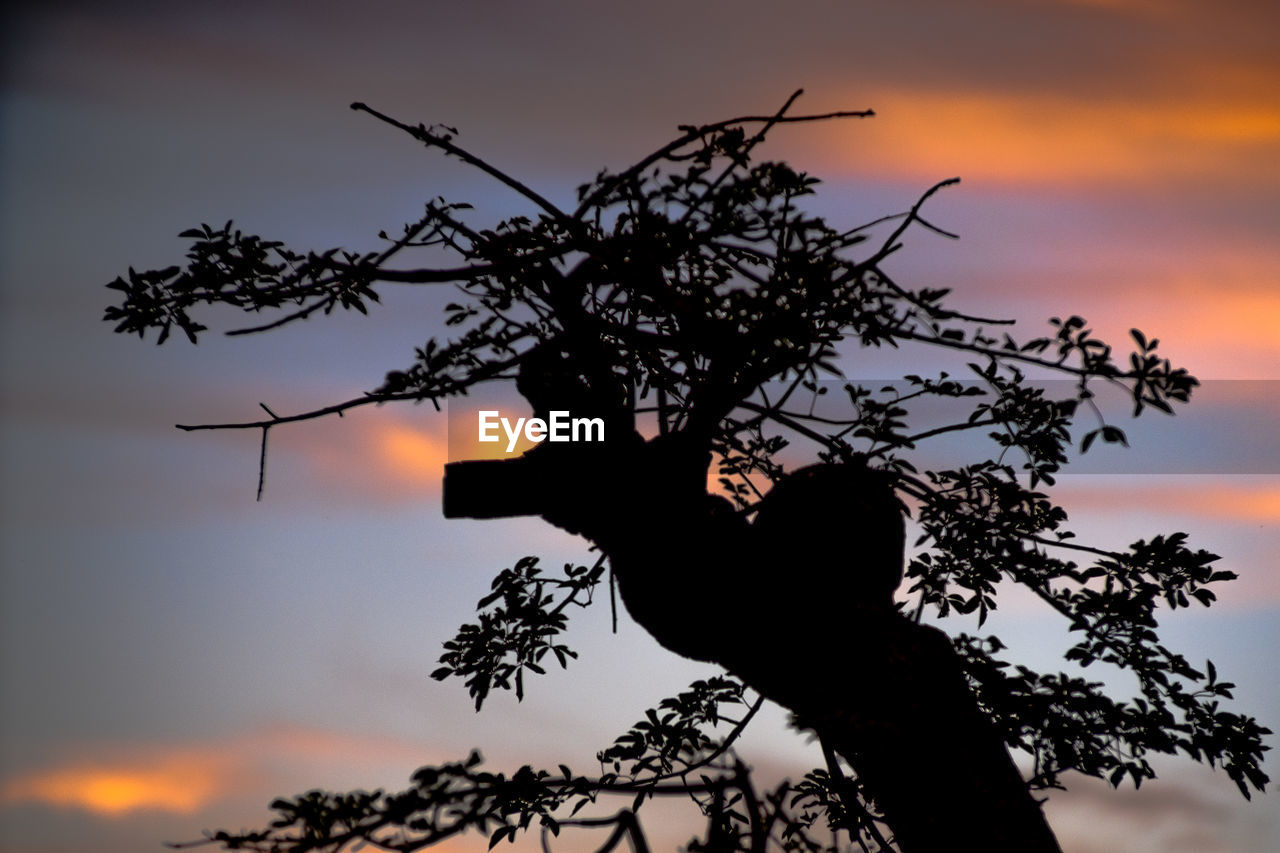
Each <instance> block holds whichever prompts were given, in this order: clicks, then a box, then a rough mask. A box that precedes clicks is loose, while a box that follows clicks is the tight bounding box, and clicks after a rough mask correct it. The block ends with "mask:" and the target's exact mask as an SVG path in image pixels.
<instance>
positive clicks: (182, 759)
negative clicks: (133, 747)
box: [0, 756, 227, 818]
mask: <svg viewBox="0 0 1280 853" xmlns="http://www.w3.org/2000/svg"><path fill="white" fill-rule="evenodd" d="M221 764H222V763H221V762H219V761H217V760H214V759H211V758H206V757H199V756H173V757H169V758H163V759H161V760H160V761H158V762H156V763H155V764H153V765H151V766H147V765H145V764H133V765H123V766H118V767H110V766H106V765H84V766H73V767H66V768H62V769H56V770H48V771H38V772H35V773H32V774H29V775H27V776H22V777H19V778H17V779H14V780H12V781H11V782H9V783H8V784H7V785H5V787H4V789H3V791H2V792H0V801H2V802H5V803H22V802H28V803H31V802H34V803H43V804H45V805H51V806H58V807H62V808H76V809H82V810H84V811H87V812H90V813H92V814H96V815H100V816H102V817H109V818H114V817H121V816H123V815H126V814H130V813H133V812H139V811H163V812H171V813H174V814H192V813H194V812H195V811H197V810H198V809H200V808H201V807H202V806H204V805H206V804H207V803H209V802H211V801H212V800H213V799H215V798H216V797H217V796H219V795H220V794H221V793H223V791H224V790H225V788H226V782H227V778H226V776H227V774H226V772H225V768H224V767H223V766H221Z"/></svg>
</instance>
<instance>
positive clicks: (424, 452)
mask: <svg viewBox="0 0 1280 853" xmlns="http://www.w3.org/2000/svg"><path fill="white" fill-rule="evenodd" d="M372 440H373V444H374V448H375V451H376V454H377V458H378V461H379V462H380V463H381V464H382V466H383V467H384V468H386V469H387V470H388V471H389V472H390V473H393V474H395V475H396V476H398V477H402V478H405V479H411V480H422V481H430V482H435V483H438V482H439V481H440V478H441V477H442V476H443V474H444V463H445V461H446V457H447V456H448V452H447V450H446V448H445V446H444V444H443V443H442V442H441V441H440V440H439V439H438V438H436V436H434V435H431V434H430V433H427V432H423V431H421V430H418V429H414V428H413V427H409V426H405V425H404V424H401V423H396V422H391V423H387V424H382V425H379V426H378V427H376V428H375V430H374V432H373V436H372Z"/></svg>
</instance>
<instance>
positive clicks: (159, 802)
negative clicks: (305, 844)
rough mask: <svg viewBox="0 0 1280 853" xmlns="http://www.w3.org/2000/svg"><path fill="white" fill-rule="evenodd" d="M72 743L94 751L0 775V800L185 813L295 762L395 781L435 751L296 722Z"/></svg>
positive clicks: (342, 777) (99, 812) (339, 779)
mask: <svg viewBox="0 0 1280 853" xmlns="http://www.w3.org/2000/svg"><path fill="white" fill-rule="evenodd" d="M77 752H78V754H84V753H93V754H94V755H93V756H92V757H91V758H85V759H75V760H71V761H66V762H61V763H57V764H54V765H53V766H48V767H42V768H37V769H34V770H30V771H28V772H26V773H23V774H20V775H17V776H14V777H12V778H10V779H8V780H7V781H5V782H4V783H3V784H2V785H0V805H20V804H29V803H36V804H42V805H47V806H54V807H57V808H65V809H75V810H78V811H83V812H87V813H89V814H92V815H96V816H99V817H104V818H109V819H118V818H124V817H127V816H129V815H132V814H134V813H137V812H167V813H171V814H179V815H190V814H193V813H195V812H197V811H199V810H201V809H203V808H204V807H206V806H208V805H210V804H212V803H215V802H219V801H222V800H225V799H227V798H229V797H231V796H232V795H241V794H249V795H251V796H255V797H260V798H262V799H263V800H264V801H265V799H266V798H267V797H269V796H271V795H272V794H275V793H278V791H275V790H273V788H274V787H275V786H277V785H279V784H280V780H281V779H283V778H288V779H289V780H290V781H289V782H288V783H287V784H295V783H294V782H293V781H292V775H293V773H294V771H296V770H297V769H298V768H300V767H302V768H306V772H307V773H308V774H314V775H319V776H321V777H322V778H327V779H329V780H332V785H333V787H335V788H343V787H353V786H357V785H360V784H362V783H364V782H366V781H368V780H370V779H377V780H385V783H387V784H391V785H395V784H397V783H403V782H404V781H405V780H407V779H408V776H409V773H410V772H411V771H412V770H413V769H414V767H416V766H417V764H416V763H415V761H417V762H418V763H426V762H430V761H432V760H435V757H434V756H432V755H430V754H426V753H427V750H425V749H424V748H423V746H422V744H419V743H414V742H409V741H405V740H402V739H397V738H391V737H353V736H350V735H345V734H342V733H338V732H330V731H324V730H318V729H308V728H302V727H298V726H274V727H269V728H266V729H262V730H259V731H255V732H249V733H245V734H242V735H239V736H235V737H232V738H229V739H227V740H223V741H217V742H202V743H195V744H183V745H180V746H175V747H155V746H150V745H138V744H134V745H131V746H129V745H121V744H106V745H104V744H89V745H84V746H82V747H80V748H79V749H78V750H77ZM246 780H252V782H251V783H250V784H248V785H246ZM258 787H261V789H262V790H261V791H258V790H257V788H258ZM246 788H248V790H246Z"/></svg>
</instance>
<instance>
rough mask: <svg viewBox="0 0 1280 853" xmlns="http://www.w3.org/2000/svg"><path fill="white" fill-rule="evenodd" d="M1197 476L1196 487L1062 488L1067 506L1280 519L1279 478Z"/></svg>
mask: <svg viewBox="0 0 1280 853" xmlns="http://www.w3.org/2000/svg"><path fill="white" fill-rule="evenodd" d="M1204 479H1205V478H1204V477H1197V482H1196V484H1195V486H1194V488H1191V487H1185V488H1176V487H1171V486H1170V485H1169V484H1168V483H1163V484H1161V485H1145V484H1140V485H1133V481H1128V482H1127V483H1126V484H1125V485H1124V486H1114V487H1104V488H1089V487H1087V486H1082V485H1078V481H1075V480H1073V481H1072V482H1071V484H1070V485H1066V486H1064V487H1063V489H1062V493H1063V495H1064V496H1068V495H1069V497H1063V498H1062V500H1064V501H1066V502H1067V503H1066V505H1067V506H1068V508H1069V507H1070V506H1071V505H1076V506H1082V507H1084V508H1087V509H1108V510H1123V509H1135V508H1137V509H1142V510H1144V511H1156V512H1161V513H1178V514H1184V515H1190V516H1200V517H1203V518H1209V519H1214V520H1222V521H1238V522H1255V523H1256V522H1262V523H1267V522H1277V521H1280V478H1275V477H1268V478H1265V479H1266V482H1264V483H1262V484H1246V485H1234V484H1228V483H1217V484H1214V483H1208V482H1203V480H1204Z"/></svg>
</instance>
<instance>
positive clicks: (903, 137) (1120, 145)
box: [823, 90, 1280, 186]
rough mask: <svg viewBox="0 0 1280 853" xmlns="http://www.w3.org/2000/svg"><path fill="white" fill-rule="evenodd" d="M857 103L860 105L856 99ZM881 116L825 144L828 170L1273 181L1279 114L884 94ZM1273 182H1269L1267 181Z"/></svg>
mask: <svg viewBox="0 0 1280 853" xmlns="http://www.w3.org/2000/svg"><path fill="white" fill-rule="evenodd" d="M859 100H868V99H867V98H866V96H865V93H862V95H861V97H860V98H859ZM869 100H870V102H872V103H874V104H875V105H876V110H877V113H878V114H879V118H877V119H876V120H875V121H874V122H870V123H866V122H859V123H856V124H850V125H844V126H843V127H842V128H841V130H840V132H839V133H835V134H833V135H832V136H829V137H826V138H828V139H833V140H835V141H836V143H837V145H838V148H837V149H836V150H829V151H827V152H825V155H824V156H823V159H825V160H827V162H829V163H831V164H832V165H831V166H830V167H828V168H833V169H835V170H842V169H843V170H844V171H851V172H854V173H860V172H863V171H864V170H866V169H874V170H875V171H877V172H883V171H884V170H885V169H886V168H887V169H891V170H893V171H896V172H897V173H899V174H904V175H908V176H910V177H921V176H923V177H924V178H925V179H927V180H936V179H941V178H947V177H951V176H952V175H961V176H962V177H964V178H965V179H977V180H980V181H986V182H999V183H1021V184H1026V183H1047V184H1055V185H1061V184H1077V183H1079V182H1081V181H1086V182H1094V183H1097V182H1107V183H1111V184H1114V183H1156V182H1160V181H1164V180H1175V179H1176V180H1178V181H1184V180H1186V179H1189V178H1190V179H1209V180H1214V181H1225V182H1230V183H1234V184H1248V185H1251V186H1256V185H1257V184H1258V182H1259V181H1262V182H1264V183H1267V182H1270V183H1274V182H1275V174H1276V173H1275V170H1274V163H1275V161H1276V158H1277V156H1280V107H1278V106H1276V105H1275V104H1274V103H1273V102H1271V101H1269V100H1266V99H1261V98H1260V99H1258V100H1257V101H1251V100H1243V101H1241V102H1239V103H1234V104H1232V103H1221V102H1217V101H1205V102H1195V101H1189V100H1187V99H1178V100H1173V99H1170V100H1167V101H1164V100H1160V99H1158V98H1156V99H1153V100H1150V101H1105V100H1095V99H1081V98H1069V97H1064V96H1058V95H1024V94H998V93H983V92H976V91H975V92H938V91H911V90H886V91H881V92H879V93H878V94H876V95H874V96H872V97H871V98H870V99H869ZM1266 175H1270V176H1271V177H1270V178H1266V177H1263V176H1266Z"/></svg>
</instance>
